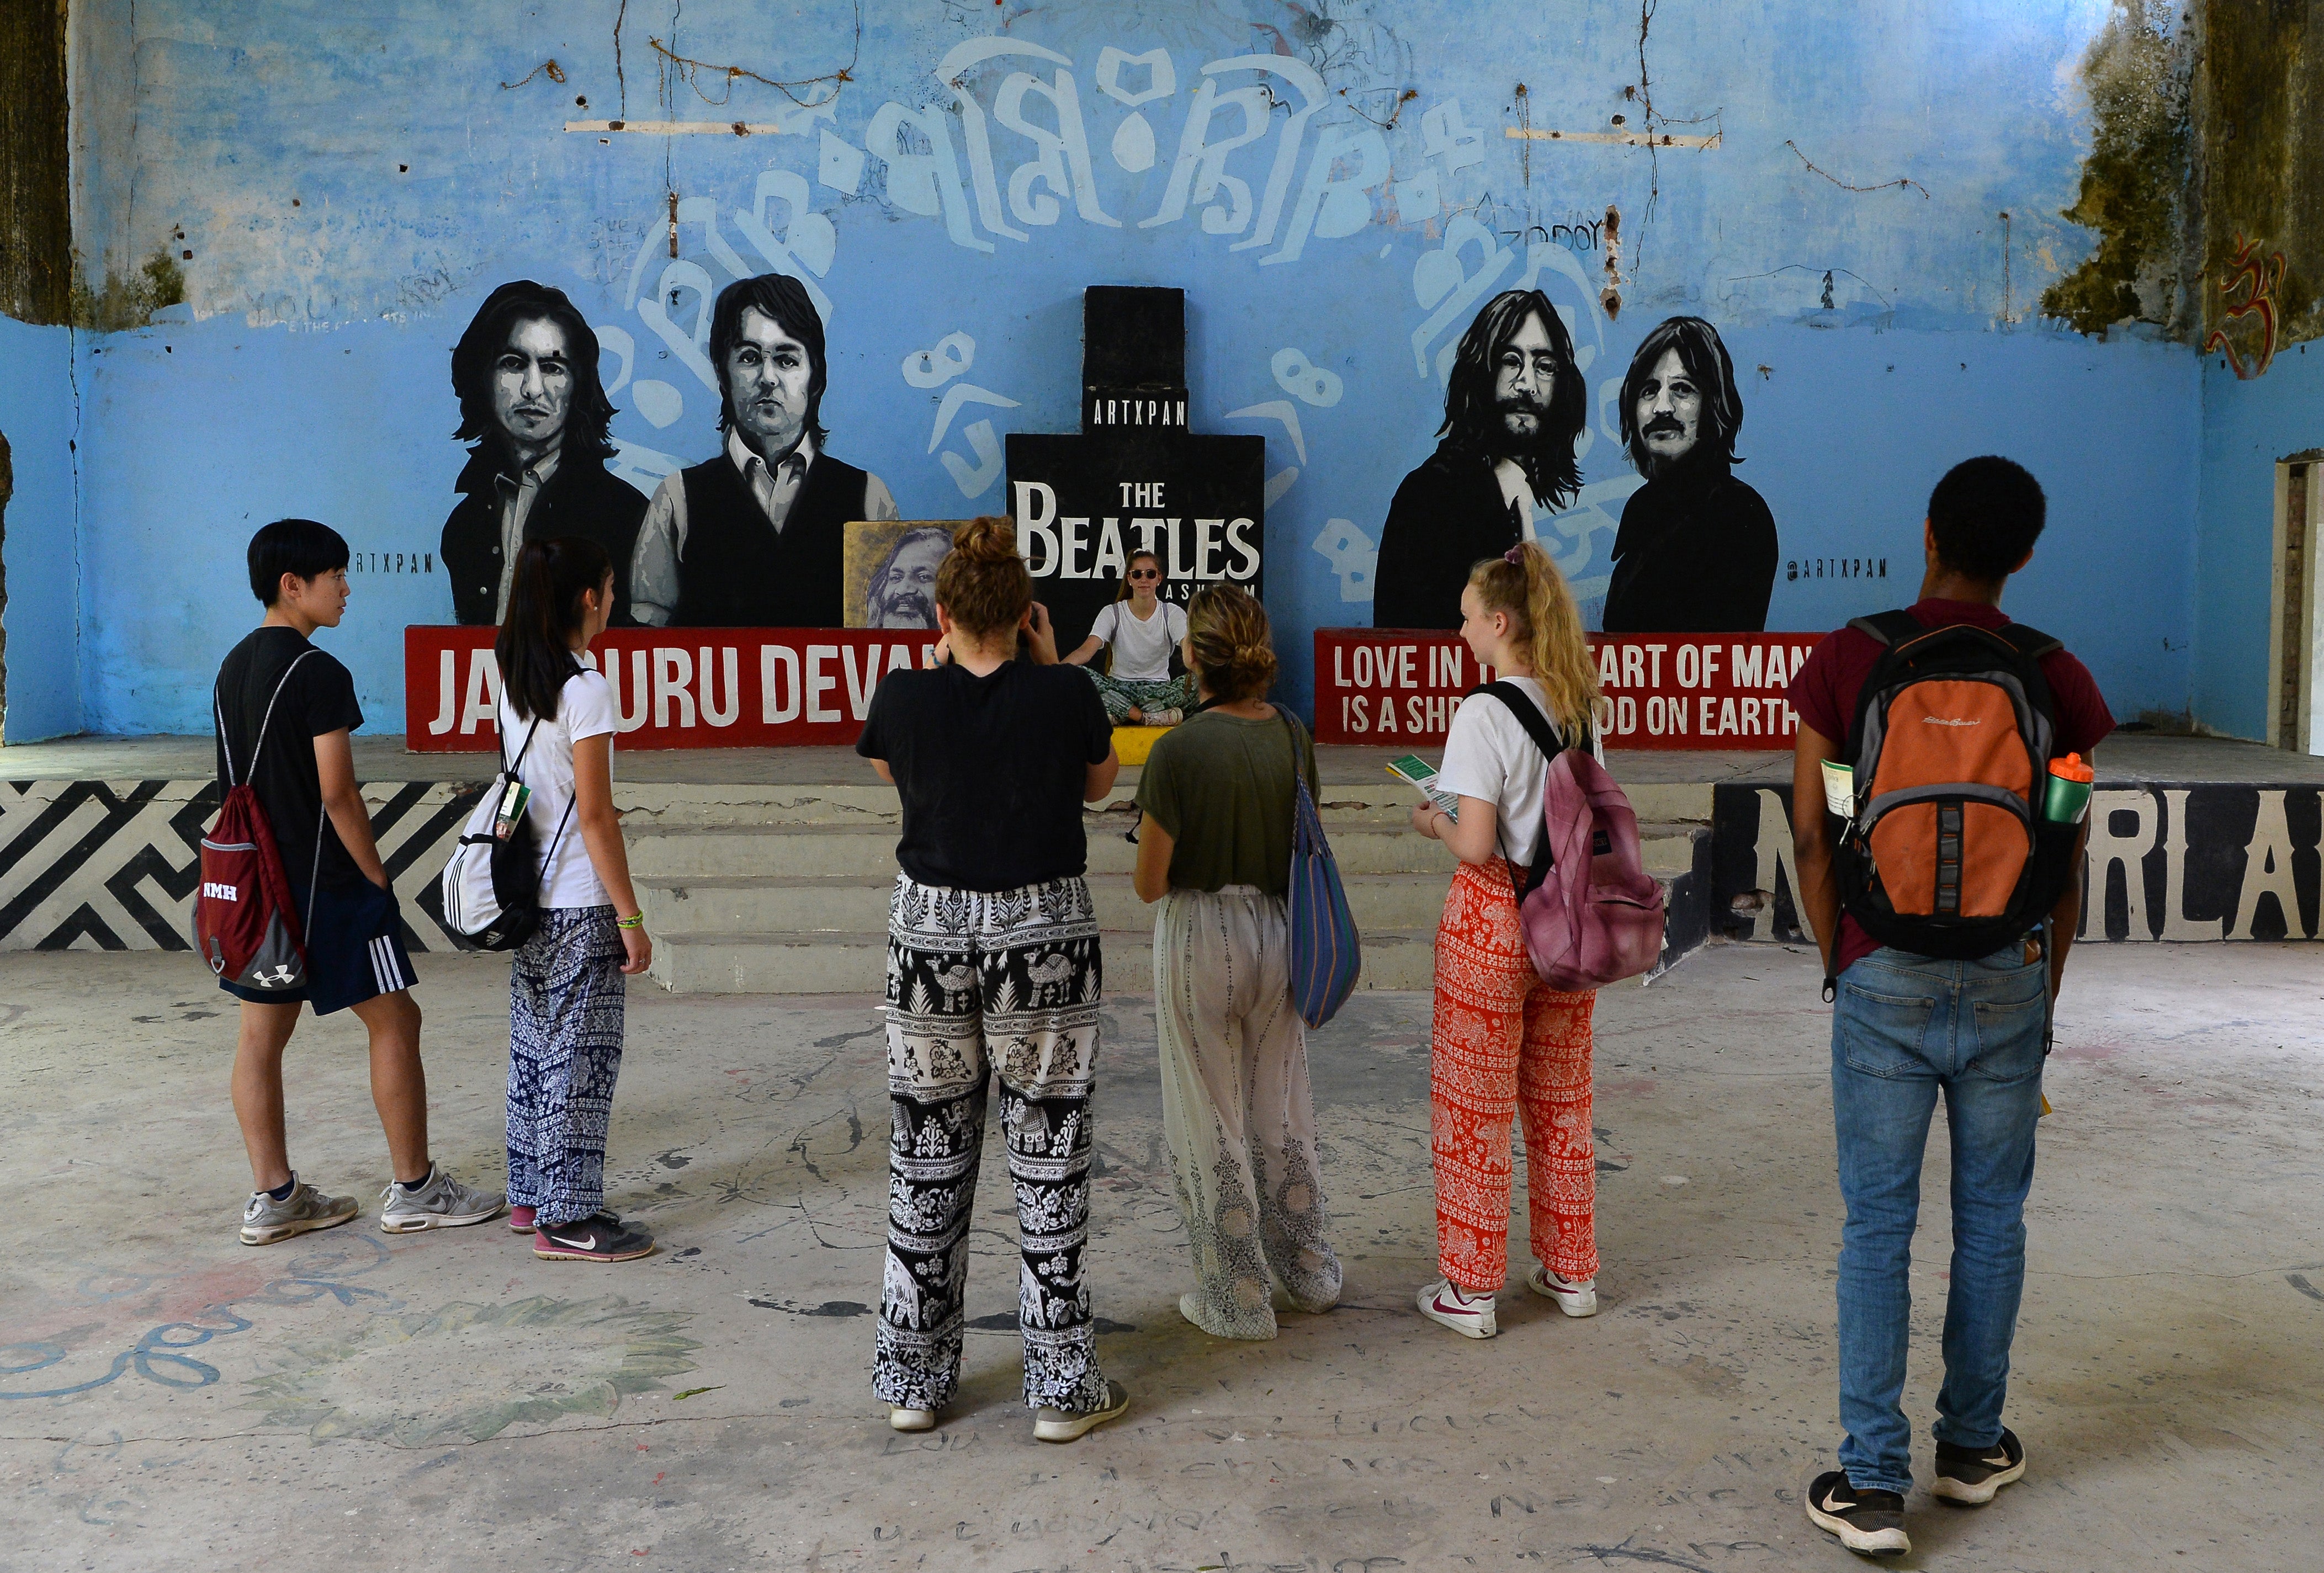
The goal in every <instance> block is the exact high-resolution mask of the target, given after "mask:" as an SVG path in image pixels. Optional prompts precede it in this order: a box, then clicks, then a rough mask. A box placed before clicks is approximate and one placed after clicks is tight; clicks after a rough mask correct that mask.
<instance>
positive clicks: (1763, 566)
mask: <svg viewBox="0 0 2324 1573" xmlns="http://www.w3.org/2000/svg"><path fill="white" fill-rule="evenodd" d="M1621 419H1622V440H1623V442H1624V443H1625V444H1627V445H1628V447H1629V450H1630V462H1631V463H1632V464H1634V465H1637V469H1638V474H1641V475H1643V476H1645V477H1646V484H1645V485H1643V486H1641V487H1639V488H1638V489H1637V491H1636V492H1632V493H1631V494H1630V499H1629V501H1628V502H1627V503H1625V504H1624V505H1623V508H1622V528H1621V529H1620V530H1619V531H1618V533H1617V534H1616V536H1615V538H1614V576H1613V582H1612V583H1611V584H1609V586H1608V587H1607V590H1606V610H1605V614H1604V620H1603V627H1604V628H1605V630H1606V631H1607V632H1608V633H1759V632H1762V631H1764V630H1766V626H1767V601H1768V597H1769V596H1770V595H1771V594H1773V593H1774V592H1775V546H1776V543H1775V515H1774V514H1773V513H1771V512H1769V511H1768V510H1767V504H1766V501H1764V500H1762V499H1761V497H1760V496H1759V493H1758V492H1755V491H1753V490H1752V489H1751V488H1750V487H1748V486H1747V485H1745V484H1744V483H1742V482H1740V481H1738V480H1737V479H1736V478H1735V475H1734V467H1735V465H1736V464H1737V463H1738V459H1737V457H1736V454H1735V436H1736V433H1737V432H1738V431H1739V430H1740V429H1741V428H1742V425H1743V397H1742V395H1741V394H1740V393H1739V392H1738V391H1737V390H1736V386H1735V364H1734V362H1733V361H1732V360H1730V359H1729V357H1728V354H1727V346H1726V345H1724V344H1722V343H1720V337H1719V330H1718V329H1717V328H1715V327H1711V324H1709V323H1708V322H1705V321H1704V320H1703V319H1702V318H1701V317H1671V318H1670V319H1668V320H1667V321H1665V322H1662V323H1659V324H1657V325H1656V326H1655V329H1654V331H1653V332H1651V333H1649V334H1647V335H1646V342H1645V343H1644V344H1641V345H1639V346H1638V353H1637V354H1636V355H1634V356H1632V357H1631V360H1630V370H1629V374H1628V375H1627V376H1626V377H1624V378H1623V379H1622V405H1621Z"/></svg>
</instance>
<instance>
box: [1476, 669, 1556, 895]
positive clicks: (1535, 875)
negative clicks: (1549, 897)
mask: <svg viewBox="0 0 2324 1573" xmlns="http://www.w3.org/2000/svg"><path fill="white" fill-rule="evenodd" d="M1479 695H1491V696H1492V697H1493V698H1495V699H1498V700H1499V701H1500V702H1501V703H1502V704H1506V705H1508V708H1509V713H1511V714H1513V715H1515V716H1516V717H1517V724H1518V725H1519V726H1522V727H1523V728H1525V731H1526V736H1527V737H1529V738H1531V739H1533V742H1534V747H1535V748H1537V749H1539V750H1541V752H1542V757H1543V758H1544V759H1555V758H1556V757H1557V756H1558V754H1559V753H1560V752H1562V751H1563V750H1564V748H1565V743H1564V741H1563V739H1561V738H1560V737H1559V736H1558V735H1557V733H1556V731H1554V729H1553V728H1552V727H1551V726H1550V724H1549V718H1548V717H1547V716H1545V715H1544V714H1542V713H1541V707H1540V706H1539V705H1537V704H1535V703H1534V702H1533V695H1529V694H1527V693H1526V691H1525V690H1524V689H1522V688H1520V687H1518V686H1517V685H1516V684H1514V683H1505V682H1494V683H1480V684H1479V685H1477V686H1476V687H1474V688H1471V689H1470V690H1469V693H1468V697H1469V698H1471V699H1474V698H1476V697H1478V696H1479ZM1539 834H1540V846H1539V848H1538V849H1537V851H1536V853H1535V859H1534V865H1533V869H1532V870H1531V872H1530V873H1529V874H1527V875H1525V876H1523V877H1520V876H1519V875H1518V873H1517V865H1516V864H1515V863H1511V862H1509V859H1508V853H1507V852H1506V851H1504V852H1502V854H1501V860H1502V861H1503V862H1504V863H1508V869H1509V888H1510V889H1511V890H1512V891H1513V892H1514V893H1515V895H1516V897H1517V904H1518V905H1519V906H1523V905H1524V904H1525V898H1526V897H1528V896H1530V895H1532V894H1533V893H1534V891H1535V889H1536V888H1539V887H1540V885H1541V882H1542V880H1543V879H1544V878H1546V877H1547V876H1548V873H1549V866H1550V861H1551V859H1550V855H1549V813H1548V808H1547V805H1544V807H1543V811H1542V818H1541V830H1540V832H1539ZM1493 841H1494V844H1495V847H1496V849H1497V850H1498V848H1499V843H1500V825H1499V823H1495V825H1494V827H1493Z"/></svg>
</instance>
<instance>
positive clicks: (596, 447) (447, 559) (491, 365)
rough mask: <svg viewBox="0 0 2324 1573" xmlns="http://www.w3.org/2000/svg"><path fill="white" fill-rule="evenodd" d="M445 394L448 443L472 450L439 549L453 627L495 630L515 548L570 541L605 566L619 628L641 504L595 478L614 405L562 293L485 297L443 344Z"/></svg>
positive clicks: (588, 335) (520, 290) (534, 288)
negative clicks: (448, 365)
mask: <svg viewBox="0 0 2324 1573" xmlns="http://www.w3.org/2000/svg"><path fill="white" fill-rule="evenodd" d="M452 391H453V393H454V394H455V395H457V397H458V399H459V401H460V425H459V429H458V430H457V431H455V432H454V433H453V434H452V435H453V437H454V439H455V440H457V441H460V442H466V443H471V444H473V445H474V446H472V447H470V448H469V450H468V463H467V465H466V467H465V468H463V469H462V470H461V472H460V478H459V480H458V481H457V483H455V484H456V488H457V491H458V492H459V493H460V501H458V502H457V503H456V504H454V505H453V509H452V513H451V517H450V518H448V519H447V520H445V521H444V538H443V541H442V543H441V548H442V553H443V557H444V570H445V573H446V574H447V575H448V576H449V577H450V579H451V581H452V616H453V619H454V621H458V622H466V623H498V622H499V621H501V618H502V614H503V612H506V611H507V609H508V597H509V584H510V581H511V579H512V576H513V575H514V574H515V571H516V556H517V549H518V548H519V547H521V546H522V545H523V544H524V543H525V542H526V541H529V540H538V539H542V538H547V537H550V536H567V535H570V536H585V537H586V538H589V539H590V540H594V541H595V542H596V543H597V544H598V545H599V546H602V547H604V548H605V555H606V556H607V557H611V558H612V559H613V621H615V622H616V623H621V624H626V623H628V622H629V621H630V616H629V600H630V597H629V562H630V553H631V550H632V547H635V545H636V544H637V538H638V521H639V520H641V519H642V518H644V517H645V511H646V500H645V498H644V497H643V496H641V495H640V493H639V492H638V490H637V488H635V487H634V486H631V485H629V484H628V483H625V482H622V481H621V480H619V479H617V478H616V477H614V476H613V475H611V474H607V473H606V470H605V461H606V459H607V458H609V457H611V456H612V455H613V442H612V441H611V439H609V438H608V437H607V436H606V435H605V428H606V426H607V424H608V423H609V422H611V421H612V420H613V404H612V402H611V401H609V400H607V399H606V397H605V388H604V383H603V382H600V381H599V380H598V377H597V336H596V335H595V334H594V333H592V332H591V331H590V330H589V324H588V323H587V321H586V320H585V319H584V318H583V317H582V316H581V313H580V312H579V311H578V310H576V309H575V308H574V305H573V302H572V301H570V300H568V299H566V298H565V291H563V290H557V289H552V288H550V287H549V285H546V284H536V283H534V282H533V281H531V280H530V279H519V280H517V281H515V282H513V283H508V284H503V285H502V286H501V287H500V288H499V289H497V290H493V292H492V293H491V294H490V295H489V296H487V297H485V299H484V305H483V306H482V307H480V308H478V309H477V311H476V315H475V319H474V320H473V321H471V322H470V323H469V324H468V330H467V331H466V333H464V334H462V335H461V336H460V342H459V343H458V344H457V345H454V346H453V349H452Z"/></svg>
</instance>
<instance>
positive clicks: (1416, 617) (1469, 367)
mask: <svg viewBox="0 0 2324 1573" xmlns="http://www.w3.org/2000/svg"><path fill="white" fill-rule="evenodd" d="M1587 417H1588V397H1587V393H1586V391H1585V390H1584V389H1583V387H1582V373H1581V370H1580V368H1578V367H1577V366H1576V365H1575V364H1574V358H1573V338H1572V335H1571V334H1569V333H1568V332H1567V331H1566V327H1565V323H1564V321H1563V318H1561V317H1559V316H1558V315H1557V311H1556V308H1554V307H1553V306H1552V305H1551V304H1550V301H1549V297H1548V296H1546V295H1545V294H1543V293H1542V292H1541V291H1540V290H1505V291H1504V292H1502V293H1501V294H1499V295H1496V296H1495V297H1494V298H1493V299H1490V300H1489V301H1487V302H1486V303H1485V307H1484V309H1483V310H1481V311H1480V312H1478V313H1477V317H1476V320H1474V321H1473V322H1471V323H1470V325H1469V331H1468V332H1467V333H1465V334H1463V335H1462V336H1461V344H1460V347H1459V348H1458V349H1457V350H1456V351H1455V352H1454V355H1453V363H1452V375H1451V377H1450V378H1449V379H1448V381H1447V384H1446V387H1445V392H1444V424H1443V426H1442V427H1440V428H1438V429H1437V434H1436V435H1437V437H1438V441H1437V445H1436V451H1435V452H1434V454H1432V455H1429V457H1428V459H1427V462H1425V464H1423V465H1421V466H1420V467H1419V468H1418V469H1416V470H1414V471H1413V472H1412V473H1411V474H1407V475H1406V476H1405V478H1404V483H1403V484H1402V485H1400V486H1398V487H1397V489H1396V499H1395V501H1392V502H1390V503H1389V504H1388V520H1387V522H1386V523H1385V524H1383V525H1382V526H1381V529H1380V544H1379V566H1378V567H1377V569H1376V570H1375V571H1374V574H1373V583H1374V584H1377V585H1378V586H1379V589H1378V591H1377V593H1375V595H1374V597H1373V600H1372V626H1373V627H1375V628H1439V629H1442V628H1458V627H1459V626H1460V624H1461V591H1462V586H1464V585H1465V584H1468V582H1469V569H1470V567H1471V566H1472V565H1474V564H1475V563H1476V562H1477V561H1478V560H1479V559H1480V558H1482V557H1499V556H1500V555H1501V554H1502V553H1503V552H1506V551H1508V549H1509V548H1510V547H1513V546H1515V545H1517V543H1518V542H1519V541H1521V540H1528V539H1531V538H1532V537H1533V534H1534V519H1535V515H1536V514H1545V513H1548V512H1551V511H1555V510H1557V509H1561V508H1563V507H1565V506H1566V505H1567V504H1569V503H1571V502H1572V501H1573V499H1574V497H1575V496H1576V495H1577V494H1578V493H1579V492H1581V490H1582V468H1581V465H1579V464H1577V463H1576V462H1575V460H1574V455H1573V446H1574V440H1575V439H1576V438H1577V437H1580V436H1581V434H1582V423H1583V421H1584V420H1585V419H1587Z"/></svg>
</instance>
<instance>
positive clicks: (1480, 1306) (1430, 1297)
mask: <svg viewBox="0 0 2324 1573" xmlns="http://www.w3.org/2000/svg"><path fill="white" fill-rule="evenodd" d="M1418 1304H1419V1306H1420V1314H1421V1315H1423V1316H1425V1317H1426V1318H1427V1319H1428V1320H1431V1321H1433V1322H1439V1323H1442V1324H1443V1326H1445V1327H1449V1328H1451V1329H1452V1330H1453V1331H1454V1332H1456V1333H1459V1334H1460V1335H1461V1336H1462V1338H1491V1337H1492V1336H1493V1335H1494V1334H1495V1333H1497V1332H1499V1331H1500V1330H1501V1329H1500V1323H1499V1321H1497V1320H1495V1319H1494V1315H1493V1297H1492V1296H1491V1295H1489V1294H1471V1293H1470V1292H1468V1291H1467V1290H1465V1289H1463V1288H1462V1287H1461V1286H1460V1285H1459V1284H1457V1283H1453V1282H1452V1280H1451V1279H1450V1278H1439V1279H1438V1280H1436V1282H1435V1283H1431V1284H1429V1285H1428V1286H1427V1287H1426V1288H1425V1289H1423V1290H1422V1291H1421V1292H1420V1295H1419V1300H1418Z"/></svg>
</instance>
